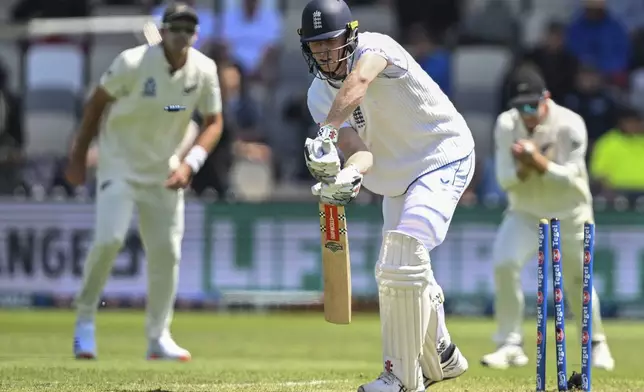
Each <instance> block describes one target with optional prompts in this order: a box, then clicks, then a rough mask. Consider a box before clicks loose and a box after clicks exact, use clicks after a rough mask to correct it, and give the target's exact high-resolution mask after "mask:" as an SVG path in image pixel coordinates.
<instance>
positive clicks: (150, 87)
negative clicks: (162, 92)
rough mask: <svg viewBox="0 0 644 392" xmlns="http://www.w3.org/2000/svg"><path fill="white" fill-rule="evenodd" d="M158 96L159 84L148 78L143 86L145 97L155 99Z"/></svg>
mask: <svg viewBox="0 0 644 392" xmlns="http://www.w3.org/2000/svg"><path fill="white" fill-rule="evenodd" d="M156 95H157V82H155V81H154V78H148V79H147V80H146V81H145V84H144V85H143V96H144V97H155V96H156Z"/></svg>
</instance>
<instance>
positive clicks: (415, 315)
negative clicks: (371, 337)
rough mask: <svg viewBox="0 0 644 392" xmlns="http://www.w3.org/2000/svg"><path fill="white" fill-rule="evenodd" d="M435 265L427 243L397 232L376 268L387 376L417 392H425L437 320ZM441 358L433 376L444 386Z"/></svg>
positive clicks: (391, 235) (385, 242)
mask: <svg viewBox="0 0 644 392" xmlns="http://www.w3.org/2000/svg"><path fill="white" fill-rule="evenodd" d="M429 261H430V260H429V252H428V251H427V248H425V246H424V245H423V244H422V242H420V241H419V240H418V239H416V238H414V237H412V236H409V235H407V234H405V233H403V232H400V231H394V230H392V231H388V232H386V233H385V236H384V240H383V245H382V249H381V250H380V260H379V261H378V263H377V264H376V281H377V283H378V294H379V298H380V322H381V325H382V347H383V357H384V363H385V370H387V371H390V372H392V373H393V374H394V375H395V376H396V377H398V379H399V380H400V381H401V382H402V383H403V384H404V385H405V387H406V388H407V389H409V390H412V391H415V390H417V389H419V388H421V387H422V381H423V377H422V370H421V364H420V358H421V354H422V352H423V343H424V341H425V334H426V332H427V328H428V326H429V324H430V321H431V318H436V314H435V312H433V311H432V306H431V299H430V291H431V286H432V285H435V283H434V282H435V280H434V277H433V274H432V271H431V265H430V263H429ZM436 357H437V363H438V369H436V368H435V367H434V366H432V367H431V369H433V370H434V371H433V373H432V374H429V376H430V377H431V378H432V379H433V380H436V379H437V380H440V379H442V378H443V376H442V370H441V368H440V360H438V356H436ZM425 360H426V359H425ZM436 370H437V372H438V374H434V373H436ZM421 389H422V388H421Z"/></svg>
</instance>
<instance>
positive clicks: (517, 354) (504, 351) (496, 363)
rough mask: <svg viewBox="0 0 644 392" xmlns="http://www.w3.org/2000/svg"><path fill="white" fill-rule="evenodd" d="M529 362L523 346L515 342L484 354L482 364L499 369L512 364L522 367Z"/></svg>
mask: <svg viewBox="0 0 644 392" xmlns="http://www.w3.org/2000/svg"><path fill="white" fill-rule="evenodd" d="M528 362H529V360H528V357H527V356H526V355H525V352H523V348H522V347H521V346H517V345H514V344H505V345H503V346H501V347H499V349H498V350H496V351H495V352H493V353H490V354H487V355H484V356H483V358H481V365H483V366H486V367H489V368H492V369H499V370H504V369H507V368H509V367H510V366H513V367H522V366H525V365H527V364H528Z"/></svg>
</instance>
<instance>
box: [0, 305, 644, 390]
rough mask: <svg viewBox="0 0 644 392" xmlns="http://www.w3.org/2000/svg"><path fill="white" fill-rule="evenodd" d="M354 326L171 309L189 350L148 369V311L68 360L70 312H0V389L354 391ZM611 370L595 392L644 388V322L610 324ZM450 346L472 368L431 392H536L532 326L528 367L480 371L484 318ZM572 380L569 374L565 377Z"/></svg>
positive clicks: (369, 371)
mask: <svg viewBox="0 0 644 392" xmlns="http://www.w3.org/2000/svg"><path fill="white" fill-rule="evenodd" d="M354 316H355V318H354V322H353V323H352V324H351V325H346V326H339V325H331V324H328V323H326V322H325V321H324V317H323V315H322V314H321V313H303V314H287V313H283V314H277V313H276V314H271V315H261V314H223V313H207V312H204V313H191V312H177V313H176V314H175V322H174V326H173V335H174V336H175V338H176V340H177V342H179V344H181V345H182V346H183V347H185V348H187V349H189V350H190V351H191V352H192V355H193V360H192V362H188V363H169V362H148V361H146V360H145V359H144V358H145V350H146V342H145V339H144V314H143V312H141V311H130V312H128V311H101V312H99V315H98V321H97V322H98V325H97V328H98V348H99V358H98V360H96V361H76V360H74V359H72V331H73V326H74V315H73V313H72V312H70V311H67V310H66V311H36V310H1V311H0V391H2V392H5V391H7V392H8V391H11V392H27V391H29V392H36V391H37V392H45V391H57V392H86V391H105V392H107V391H114V392H148V391H150V392H152V391H155V392H161V391H172V392H190V391H208V392H223V391H226V392H232V391H244V392H248V391H257V392H273V391H275V392H276V391H280V392H290V391H293V392H295V391H297V392H303V391H326V392H340V391H342V392H352V391H355V390H356V389H357V387H358V386H359V385H360V384H362V383H364V382H368V381H371V380H372V379H373V378H374V377H376V376H377V375H378V373H379V372H380V369H381V365H380V361H381V353H380V336H379V335H380V325H379V323H378V319H377V315H375V314H356V315H354ZM567 324H568V331H567V332H568V335H567V336H568V338H567V344H568V372H569V373H572V370H577V371H578V370H579V366H580V360H579V357H580V349H579V342H578V334H577V331H576V330H575V328H574V324H573V322H572V320H570V321H569V322H568V323H567ZM606 324H607V328H606V329H607V333H608V337H609V342H610V345H611V349H612V351H613V355H614V356H615V360H616V370H615V371H614V372H611V373H607V372H603V371H600V370H594V372H593V390H594V391H601V392H610V391H644V378H642V377H641V373H640V372H641V371H642V370H641V369H642V362H641V361H642V359H641V358H642V357H641V348H642V347H644V323H642V322H635V321H632V322H631V321H608V322H607V323H606ZM448 326H449V328H450V331H451V333H452V337H453V340H454V342H455V343H457V344H458V346H459V347H460V349H461V350H462V352H463V353H464V354H465V356H466V357H467V358H468V359H469V360H470V370H469V371H468V372H467V373H466V374H465V375H463V376H462V377H460V378H459V379H457V380H452V381H447V382H444V383H440V384H437V385H435V386H433V387H432V388H431V389H430V390H431V391H470V392H473V391H534V390H535V364H534V346H535V344H532V342H534V336H535V332H536V323H535V322H534V321H531V322H527V323H526V324H525V331H526V334H527V342H528V344H526V348H527V350H528V351H529V355H530V358H531V359H532V362H531V363H530V364H529V365H528V366H527V367H525V368H521V369H510V370H507V371H498V370H491V369H486V368H483V367H481V366H480V365H479V363H478V361H479V359H480V357H481V356H482V355H483V354H485V353H486V352H488V351H489V350H492V349H494V346H493V344H492V343H491V341H490V337H491V335H492V333H493V331H494V325H493V323H492V321H491V320H489V319H466V318H454V317H452V318H450V319H448ZM548 332H549V333H548V339H549V348H548V358H549V368H548V376H549V377H548V388H549V390H555V389H556V381H555V377H554V375H555V365H554V355H555V353H554V343H553V341H554V328H553V327H552V325H549V328H548ZM569 376H570V374H569Z"/></svg>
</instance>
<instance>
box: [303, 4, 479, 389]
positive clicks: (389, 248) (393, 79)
mask: <svg viewBox="0 0 644 392" xmlns="http://www.w3.org/2000/svg"><path fill="white" fill-rule="evenodd" d="M301 26H302V27H301V28H300V29H299V31H298V33H299V35H300V41H301V45H302V51H303V54H304V57H305V59H306V61H307V63H308V65H309V69H310V71H311V73H313V74H314V75H315V76H316V78H315V79H314V80H313V82H312V84H311V86H310V88H309V91H308V106H309V110H310V112H311V115H312V117H313V119H314V120H315V121H316V122H317V123H318V124H319V126H320V129H319V132H318V137H317V138H316V139H307V140H306V143H305V158H306V163H307V166H308V169H309V171H310V172H311V174H312V175H313V177H315V178H316V179H317V180H318V181H320V182H319V183H318V184H317V185H315V186H314V187H313V192H314V194H316V195H319V197H320V200H321V202H323V203H327V204H335V205H345V204H347V203H349V202H351V201H352V200H353V199H355V197H356V196H357V194H358V191H359V189H360V187H361V185H363V184H364V186H365V187H367V188H368V189H369V190H371V191H373V192H374V193H377V194H380V195H383V196H384V202H383V216H384V227H383V237H384V238H383V245H382V249H381V252H380V256H379V260H378V261H377V263H376V268H375V275H376V281H377V284H378V289H379V300H380V320H381V323H382V349H383V358H382V364H383V370H384V371H383V372H382V373H381V374H380V376H379V377H378V378H377V379H376V380H375V381H373V382H370V383H368V384H364V385H362V386H360V387H359V388H358V391H360V392H400V391H424V390H425V388H426V387H427V386H428V385H430V384H432V383H435V382H439V381H442V380H445V379H450V378H455V377H458V376H460V375H461V374H463V373H464V372H465V371H466V370H467V368H468V363H467V360H466V359H465V357H464V356H463V355H462V354H461V352H460V350H459V349H458V348H457V347H456V345H455V344H454V343H452V341H451V339H450V335H449V333H448V330H447V326H446V324H445V312H444V308H443V300H444V299H443V291H442V289H441V287H440V286H439V285H438V283H437V282H436V280H435V278H434V274H433V272H432V266H431V261H430V254H431V251H432V250H433V249H434V248H436V247H437V246H439V245H440V244H441V243H442V242H443V240H444V239H445V236H446V234H447V230H448V228H449V225H450V222H451V220H452V216H453V213H454V210H455V208H456V206H457V204H458V202H459V199H460V198H461V195H462V194H463V192H464V191H465V189H466V187H467V186H468V184H469V183H470V181H471V178H472V175H473V173H474V160H475V159H474V158H475V157H474V141H473V138H472V135H471V132H470V130H469V128H468V126H467V124H466V123H465V120H464V119H463V117H462V116H461V115H460V114H459V113H458V112H457V111H456V109H455V108H454V106H453V105H452V103H451V102H450V100H449V99H448V98H447V96H446V95H445V94H444V93H443V92H442V91H441V89H440V88H439V87H438V85H437V84H436V83H435V82H434V81H433V80H432V79H431V78H430V77H429V76H428V75H427V73H426V72H425V71H423V70H422V68H421V67H420V66H419V65H418V63H416V61H415V60H414V59H413V58H412V56H411V55H410V54H409V53H407V51H405V49H403V48H402V47H401V46H400V45H399V44H398V43H397V42H396V41H394V40H393V39H392V38H390V37H389V36H386V35H383V34H377V33H368V32H365V33H360V34H359V33H358V22H357V21H355V20H354V19H353V17H352V15H351V11H350V9H349V7H348V6H347V4H346V3H345V2H344V1H342V0H312V1H310V2H309V3H308V4H307V5H306V7H305V8H304V11H303V12H302V25H301ZM338 151H341V152H342V153H343V154H344V157H345V158H346V161H345V163H344V166H343V167H341V162H340V158H339V152H338Z"/></svg>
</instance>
